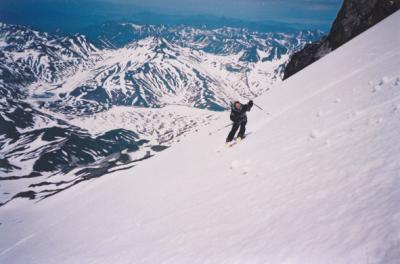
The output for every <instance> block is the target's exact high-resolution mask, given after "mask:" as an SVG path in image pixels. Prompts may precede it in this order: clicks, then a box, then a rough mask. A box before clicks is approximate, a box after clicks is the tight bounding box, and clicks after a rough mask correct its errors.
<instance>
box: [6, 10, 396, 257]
mask: <svg viewBox="0 0 400 264" xmlns="http://www.w3.org/2000/svg"><path fill="white" fill-rule="evenodd" d="M399 23H400V12H397V13H395V14H394V15H392V16H391V17H389V18H388V19H386V20H384V21H383V22H381V23H380V24H378V25H377V26H375V27H373V28H372V29H370V30H368V31H367V32H365V33H363V34H361V35H360V36H358V37H357V38H355V39H353V40H352V41H351V42H349V43H347V44H346V45H344V46H342V47H341V48H339V49H337V50H336V51H334V52H332V53H330V54H329V55H327V56H325V57H324V58H323V59H321V60H320V61H318V62H317V63H315V64H313V65H311V66H309V67H308V68H306V69H305V70H303V71H302V72H300V73H299V74H296V75H294V76H292V77H291V78H290V79H288V80H287V81H285V82H284V83H283V84H282V85H281V86H280V87H275V88H274V89H271V90H270V91H269V92H267V93H266V94H265V95H264V96H262V97H261V98H259V99H258V100H257V104H259V105H260V106H262V107H263V108H265V109H268V111H269V112H270V113H272V115H271V117H268V116H266V115H265V113H263V112H261V111H258V110H257V109H254V110H253V111H252V112H251V113H249V123H248V129H249V130H250V131H251V132H252V133H251V135H250V136H248V137H247V138H246V139H245V140H243V141H242V142H240V144H237V145H236V146H234V147H232V148H224V149H222V150H221V151H218V152H216V151H215V147H216V146H218V145H222V144H223V143H222V142H223V141H224V138H225V136H226V135H225V133H220V134H217V135H218V136H213V137H211V136H209V132H210V131H212V130H214V129H217V128H218V127H222V126H223V125H224V123H223V121H221V122H220V123H218V124H215V126H214V127H210V129H209V130H210V131H206V130H203V131H200V132H199V133H197V134H194V135H191V136H190V137H187V138H186V139H185V140H183V141H182V142H181V143H179V144H176V145H175V146H173V147H171V148H170V149H168V150H166V151H164V152H162V153H160V154H159V155H157V156H156V157H154V158H152V159H149V160H146V161H144V162H142V163H141V164H140V165H138V166H136V167H134V168H132V169H130V170H127V171H121V172H115V173H114V174H112V175H111V176H109V177H105V178H101V179H99V180H96V181H95V182H90V183H86V184H82V185H79V186H76V187H75V188H71V189H70V190H68V191H65V192H63V193H61V194H59V195H58V196H56V197H54V198H52V199H48V200H45V201H43V202H40V203H37V204H35V206H33V207H32V206H29V207H28V206H25V203H24V202H23V200H16V201H13V202H11V203H9V204H7V205H6V206H5V207H4V208H2V211H1V215H0V222H1V223H2V224H1V225H0V237H1V238H2V239H1V240H0V262H1V263H112V262H114V263H332V264H333V263H335V264H337V263H382V264H383V263H384V264H395V263H398V261H399V259H400V203H399V201H400V177H399V171H400V163H399V160H400V151H399V149H400V140H399V135H398V133H399V132H398V131H400V115H399V114H400V113H399V111H394V109H397V108H398V106H399V105H400V89H398V82H399V78H400V68H399V67H398V66H399V65H400V49H399V47H400V38H399V37H398V36H400V29H399V27H398V25H399ZM371 85H373V86H372V87H374V86H375V85H379V86H380V89H379V92H378V91H377V92H375V93H373V92H371ZM316 111H319V112H321V113H323V115H320V116H316V114H315V113H316ZM354 113H357V114H354ZM227 119H228V117H227ZM313 132H315V133H313ZM312 134H314V136H312ZM310 135H311V136H310ZM29 205H30V204H29Z"/></svg>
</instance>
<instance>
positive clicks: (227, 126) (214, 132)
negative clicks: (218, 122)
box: [209, 123, 232, 136]
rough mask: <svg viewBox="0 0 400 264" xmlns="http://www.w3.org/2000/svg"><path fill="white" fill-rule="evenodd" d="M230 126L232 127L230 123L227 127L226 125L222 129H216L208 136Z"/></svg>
mask: <svg viewBox="0 0 400 264" xmlns="http://www.w3.org/2000/svg"><path fill="white" fill-rule="evenodd" d="M231 125H232V123H229V124H228V125H226V126H224V127H221V128H219V129H217V130H215V131H212V132H210V133H209V135H210V136H211V135H212V134H215V133H217V132H219V131H221V130H223V129H225V128H227V127H229V126H231Z"/></svg>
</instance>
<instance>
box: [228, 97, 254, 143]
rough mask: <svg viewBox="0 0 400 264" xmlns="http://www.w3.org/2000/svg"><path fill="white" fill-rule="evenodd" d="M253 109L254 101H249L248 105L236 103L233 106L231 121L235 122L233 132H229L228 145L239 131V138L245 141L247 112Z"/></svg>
mask: <svg viewBox="0 0 400 264" xmlns="http://www.w3.org/2000/svg"><path fill="white" fill-rule="evenodd" d="M252 107H253V101H251V100H250V101H249V103H248V104H245V105H244V104H242V103H240V102H239V101H235V102H234V103H233V104H232V105H231V110H232V111H231V116H230V118H231V120H232V122H233V124H232V129H231V132H229V135H228V137H227V138H226V143H228V142H231V141H232V140H233V138H234V137H235V134H236V131H237V130H238V129H239V127H240V130H239V134H238V138H239V139H243V138H244V133H245V132H246V124H247V116H246V112H247V111H250V110H251V108H252Z"/></svg>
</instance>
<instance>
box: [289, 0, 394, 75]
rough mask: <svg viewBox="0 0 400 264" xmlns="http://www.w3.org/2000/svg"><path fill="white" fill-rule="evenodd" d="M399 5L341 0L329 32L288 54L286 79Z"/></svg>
mask: <svg viewBox="0 0 400 264" xmlns="http://www.w3.org/2000/svg"><path fill="white" fill-rule="evenodd" d="M399 9H400V0H344V2H343V5H342V7H341V9H340V11H339V13H338V15H337V17H336V19H335V21H334V22H333V25H332V29H331V31H330V33H329V35H328V36H327V37H325V38H323V39H321V40H319V41H317V42H314V43H311V44H308V45H306V46H305V47H304V48H303V49H302V50H300V51H298V52H296V53H295V54H293V56H292V57H291V60H290V62H289V63H288V65H287V66H286V69H285V72H284V78H283V79H287V78H289V77H290V76H292V75H293V74H295V73H297V72H298V71H300V70H302V69H304V68H305V67H307V66H308V65H310V64H311V63H313V62H315V61H317V60H318V59H320V58H322V57H323V56H325V55H326V54H328V53H329V52H331V51H332V50H335V49H337V48H338V47H340V46H341V45H343V44H344V43H346V42H347V41H349V40H351V39H352V38H354V37H356V36H357V35H359V34H361V33H362V32H364V31H365V30H367V29H368V28H370V27H372V26H374V25H375V24H377V23H379V22H380V21H381V20H383V19H384V18H386V17H388V16H389V15H391V14H393V13H394V12H396V11H397V10H399Z"/></svg>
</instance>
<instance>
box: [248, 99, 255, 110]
mask: <svg viewBox="0 0 400 264" xmlns="http://www.w3.org/2000/svg"><path fill="white" fill-rule="evenodd" d="M253 104H254V103H253V101H252V100H250V102H249V108H252V107H253Z"/></svg>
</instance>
